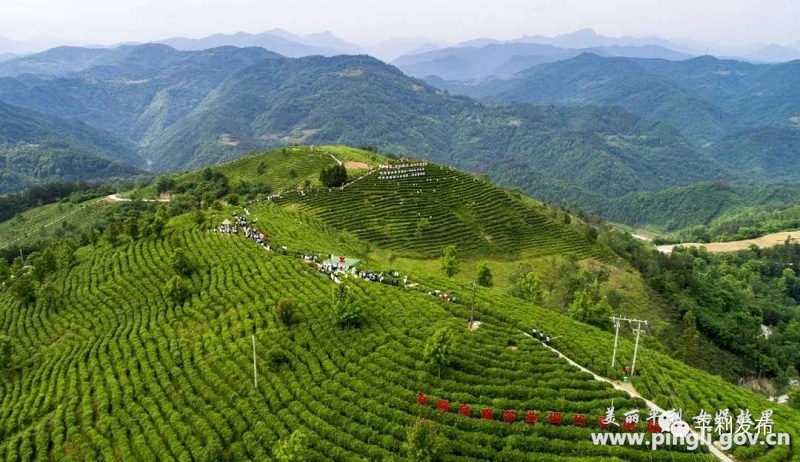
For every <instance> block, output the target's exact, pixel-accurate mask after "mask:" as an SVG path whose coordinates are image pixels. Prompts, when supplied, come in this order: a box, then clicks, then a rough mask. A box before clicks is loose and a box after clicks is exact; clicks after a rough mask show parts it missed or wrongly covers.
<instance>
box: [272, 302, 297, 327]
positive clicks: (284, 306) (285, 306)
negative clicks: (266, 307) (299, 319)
mask: <svg viewBox="0 0 800 462" xmlns="http://www.w3.org/2000/svg"><path fill="white" fill-rule="evenodd" d="M273 314H274V315H275V318H276V319H277V320H278V321H280V322H282V323H283V325H285V326H286V327H289V326H291V325H292V324H294V322H295V320H296V315H297V313H296V307H295V304H294V302H293V301H291V300H289V299H287V298H282V299H280V300H278V304H277V305H275V308H273Z"/></svg>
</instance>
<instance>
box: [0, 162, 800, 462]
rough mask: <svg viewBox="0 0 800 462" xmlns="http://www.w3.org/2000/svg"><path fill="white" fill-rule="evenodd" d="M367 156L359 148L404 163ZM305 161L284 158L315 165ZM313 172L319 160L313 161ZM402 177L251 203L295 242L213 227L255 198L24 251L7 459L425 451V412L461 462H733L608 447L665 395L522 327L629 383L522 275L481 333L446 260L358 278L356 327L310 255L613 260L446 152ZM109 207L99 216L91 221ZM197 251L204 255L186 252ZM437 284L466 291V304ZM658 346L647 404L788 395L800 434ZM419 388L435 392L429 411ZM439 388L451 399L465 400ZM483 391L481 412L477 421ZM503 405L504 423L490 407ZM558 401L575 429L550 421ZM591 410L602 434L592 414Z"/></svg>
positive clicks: (9, 286) (751, 454) (623, 354)
mask: <svg viewBox="0 0 800 462" xmlns="http://www.w3.org/2000/svg"><path fill="white" fill-rule="evenodd" d="M304 149H305V150H303V149H301V150H299V151H298V153H301V154H302V153H308V155H309V156H312V157H313V159H316V160H315V161H314V162H318V163H317V164H315V166H314V169H316V168H317V167H320V166H329V165H331V164H332V163H333V162H335V160H333V159H332V158H330V156H329V155H328V154H327V153H324V151H311V150H310V149H308V148H304ZM354 153H355V154H353V156H354V157H351V158H349V160H355V159H357V156H358V155H364V156H365V157H364V158H363V161H364V163H368V161H374V162H377V163H380V162H383V161H382V160H381V159H380V158H377V157H376V158H375V159H371V158H370V157H369V155H370V154H364V153H363V152H362V151H354ZM273 154H274V153H271V154H269V155H273ZM339 154H340V155H341V154H342V153H339ZM345 154H346V153H345ZM269 155H267V156H269ZM298 155H300V154H298ZM302 155H305V154H302ZM325 156H327V157H328V159H330V160H326V159H325ZM341 157H344V156H341ZM337 158H339V157H337ZM248 159H249V160H245V161H242V162H245V164H244V165H246V168H245V169H244V170H240V169H231V170H229V171H228V173H226V175H229V176H230V177H231V178H249V177H248V176H247V175H249V173H240V174H237V173H236V172H244V171H246V172H250V170H251V168H252V167H254V166H256V167H257V165H259V164H260V163H261V162H262V161H263V158H259V157H258V156H253V157H252V158H248ZM286 159H292V157H291V156H287V157H286ZM345 159H348V158H345ZM345 159H340V160H345ZM248 162H251V163H255V164H253V165H251V164H250V163H248ZM286 162H287V163H285V164H280V165H283V167H281V168H286V167H288V166H289V165H294V164H291V162H290V160H286ZM298 162H300V161H298ZM219 168H227V167H226V166H221V167H219ZM320 168H321V167H320ZM297 173H298V178H302V175H303V174H306V175H309V176H310V175H312V174H313V172H312V170H311V167H309V170H307V171H305V173H303V171H300V170H298V171H297ZM194 174H199V173H194ZM237 175H239V176H237ZM258 175H260V176H259V178H260V177H272V176H273V175H274V174H273V173H272V172H270V171H265V172H262V173H261V174H258ZM248 181H249V180H248ZM387 181H390V180H380V179H379V178H378V175H377V174H376V173H373V174H371V175H368V176H366V177H364V178H362V179H360V180H358V181H356V182H354V183H352V184H350V185H348V186H347V187H345V188H344V189H333V190H330V191H329V190H328V189H327V188H319V187H317V188H313V189H312V190H311V191H304V193H305V194H303V193H300V192H291V193H286V194H284V198H283V199H280V200H278V201H277V203H275V202H271V201H260V202H257V203H253V204H248V216H249V218H250V220H252V221H255V220H258V221H257V227H258V228H259V230H260V231H263V232H264V233H265V234H266V236H267V240H268V241H269V242H271V243H272V244H273V245H275V248H278V247H277V246H278V245H287V246H288V247H289V251H288V252H287V254H286V255H282V254H278V253H273V252H270V251H268V250H266V249H265V248H264V247H262V246H260V245H257V244H256V243H254V242H252V241H251V240H248V239H246V238H245V237H244V236H243V235H242V233H240V234H238V235H231V234H225V233H222V232H217V231H213V230H211V229H209V228H216V227H217V225H218V224H219V223H220V222H221V221H222V220H224V219H229V218H231V217H232V214H233V213H241V212H242V209H241V208H230V207H228V208H223V209H222V210H218V209H214V208H209V209H208V210H206V211H205V212H204V213H203V214H200V215H201V219H198V218H197V214H194V213H192V212H190V213H188V214H185V215H181V216H177V217H174V218H171V219H169V221H167V222H166V228H164V229H163V230H162V231H160V234H156V235H152V234H148V235H147V236H149V237H146V238H141V237H140V238H137V239H135V240H133V241H131V240H130V239H117V240H115V241H111V242H116V244H115V245H114V246H112V245H111V244H110V243H109V241H108V240H107V239H100V240H99V241H97V243H96V244H93V245H88V246H85V247H80V248H78V249H77V250H76V252H75V258H74V259H72V258H61V257H59V258H58V259H57V261H56V262H55V263H54V265H56V267H57V268H58V269H57V270H55V271H52V272H48V273H46V274H44V275H41V272H37V271H36V268H35V267H33V266H30V265H28V266H22V265H18V268H17V270H18V271H22V272H25V271H28V274H29V276H23V277H30V278H33V277H34V276H33V275H35V274H39V275H40V276H41V277H42V278H43V280H42V281H41V283H39V282H36V283H34V284H36V285H38V287H39V289H37V290H36V292H35V293H36V295H37V299H36V300H27V301H25V299H24V298H23V297H21V296H20V293H19V291H18V290H17V289H18V288H19V287H20V286H19V285H17V284H15V283H14V282H15V281H12V280H11V279H8V280H7V281H6V283H5V284H3V285H2V287H0V333H2V335H5V336H8V337H9V338H10V339H11V340H12V342H13V344H14V345H15V351H14V353H13V355H12V356H11V358H10V365H11V366H10V367H9V368H8V369H7V370H3V371H2V372H0V459H4V460H9V461H12V460H13V461H17V460H25V461H32V460H57V461H62V460H88V461H94V460H186V461H191V460H234V461H240V460H254V461H262V460H285V459H281V458H280V457H279V456H280V454H281V452H280V451H276V448H277V447H282V446H283V445H284V444H285V443H286V442H287V441H292V439H291V435H292V434H293V433H294V432H296V431H303V432H304V433H305V434H306V435H308V439H307V440H305V441H304V443H303V445H304V447H305V450H306V455H304V456H303V457H304V460H311V461H328V460H333V461H353V460H370V461H372V460H376V461H390V460H397V461H400V460H413V459H411V458H409V453H408V451H407V450H406V448H405V445H406V443H407V441H408V439H409V435H410V434H411V433H413V432H411V431H410V429H413V428H414V424H415V422H417V420H418V419H419V418H420V417H422V418H424V419H426V420H427V421H429V422H430V423H431V425H432V427H433V429H434V430H435V431H436V432H437V433H438V435H440V436H441V437H443V438H444V439H445V440H446V441H448V444H447V445H446V450H445V451H444V456H443V457H442V460H445V461H511V460H513V461H551V460H598V461H599V460H608V459H609V458H617V460H642V461H653V460H670V461H673V460H676V461H681V460H686V461H698V460H714V457H712V456H711V455H709V454H708V453H707V452H706V450H705V448H703V447H701V448H700V449H698V450H697V451H694V452H689V451H687V450H686V449H685V448H680V447H662V448H660V449H659V450H657V451H652V450H650V448H649V447H637V446H626V447H622V446H618V447H612V446H594V445H593V444H592V440H591V435H590V434H591V433H592V432H594V431H599V429H598V425H597V418H598V417H599V416H603V415H605V412H606V409H607V408H608V407H609V406H612V405H613V406H614V407H615V409H616V411H617V413H616V416H617V419H618V420H620V419H622V413H623V412H625V411H629V410H632V409H638V410H639V411H640V415H641V420H644V418H645V417H647V415H648V411H647V409H646V406H645V403H644V401H643V400H642V399H640V398H635V399H634V398H631V396H630V395H629V394H627V393H625V392H622V391H618V390H615V389H614V388H613V387H612V386H611V385H609V384H607V383H605V382H601V381H596V380H594V378H593V377H592V376H591V375H590V374H587V373H585V372H581V371H580V370H579V369H578V368H575V367H573V366H571V365H570V364H569V363H568V362H567V361H565V360H564V359H562V358H560V357H558V356H557V355H556V354H555V353H553V352H552V351H550V350H549V349H546V348H545V347H544V346H542V345H541V344H540V343H538V342H536V341H535V340H533V339H531V338H530V337H528V336H526V335H524V334H523V331H525V332H527V331H529V330H530V329H531V328H532V327H536V328H538V329H540V330H543V331H545V332H547V334H548V335H549V336H551V337H552V345H553V346H554V347H555V348H557V349H558V350H559V351H561V352H562V353H563V354H565V355H567V356H568V357H569V358H570V359H572V360H574V361H576V362H577V363H579V364H581V365H582V366H584V367H587V368H588V369H590V370H592V371H593V372H596V373H598V374H600V375H603V376H606V377H610V378H614V379H620V378H621V377H620V376H619V372H618V371H617V370H612V369H611V368H610V367H609V363H610V351H611V348H612V345H613V335H611V334H609V333H608V332H604V331H601V330H599V329H597V328H594V327H591V326H589V325H587V324H583V323H579V322H577V321H574V320H572V319H570V318H567V317H566V316H563V315H561V314H559V313H557V312H554V311H550V310H545V309H543V308H541V307H539V306H536V305H534V304H532V303H529V302H525V301H523V300H521V299H518V298H513V297H510V296H509V295H507V294H506V293H505V291H503V290H501V289H493V288H480V289H479V290H478V292H477V298H476V302H477V303H476V305H477V307H476V310H475V315H476V318H477V319H478V320H479V321H481V325H480V327H479V328H478V329H477V330H469V329H467V321H468V319H470V316H471V312H470V307H469V305H468V304H467V303H464V302H463V300H465V299H468V297H467V294H469V293H470V286H469V285H468V284H467V283H466V281H464V280H459V279H451V278H446V277H443V276H441V274H440V272H439V271H438V269H431V268H429V267H428V265H426V264H420V265H418V267H419V271H420V273H419V274H409V277H410V278H409V279H410V281H413V282H414V283H417V284H419V285H418V286H416V287H417V288H409V289H407V290H406V289H403V288H402V286H400V287H392V286H389V285H383V284H380V283H377V282H368V281H364V280H362V279H356V278H354V277H344V283H345V284H346V285H347V286H348V287H349V288H350V289H349V291H350V292H351V293H352V294H353V297H354V303H355V304H356V305H357V306H359V307H361V308H362V309H363V310H364V313H365V320H364V323H363V325H361V326H360V327H357V328H343V327H340V326H339V325H338V324H337V322H336V321H337V317H336V316H335V313H334V309H333V307H332V292H333V290H334V287H338V286H337V285H336V284H335V283H334V282H333V281H332V280H331V279H330V278H329V277H328V276H326V275H323V274H322V273H320V272H318V271H317V269H316V268H315V267H314V266H313V265H310V264H308V263H305V262H303V261H301V259H300V258H298V255H297V253H298V252H304V251H311V250H315V251H336V252H342V253H345V254H347V255H356V256H359V257H362V258H363V257H367V258H365V259H364V261H365V262H366V263H365V265H367V266H365V267H364V268H361V269H367V270H370V269H375V270H376V271H383V270H386V269H387V268H370V267H369V265H370V263H369V256H370V255H378V256H379V257H380V258H375V261H379V262H381V263H380V264H381V265H383V264H386V262H388V261H389V260H388V259H387V258H384V256H385V255H386V254H388V253H389V250H392V251H396V252H402V253H404V254H405V255H409V256H415V255H416V256H422V257H426V258H427V257H430V256H438V255H439V253H440V252H441V247H442V246H443V245H446V244H457V245H458V248H459V252H460V255H462V256H464V258H478V257H480V256H485V255H487V254H498V255H504V256H506V257H507V258H510V259H513V258H515V257H517V256H520V257H528V256H537V255H547V254H564V253H574V254H577V255H579V256H582V257H595V258H596V257H598V256H599V257H603V255H604V250H603V249H602V248H601V247H599V245H593V244H591V243H589V241H587V240H586V238H585V237H584V236H583V235H581V234H580V233H579V232H578V231H576V230H574V229H573V228H571V227H570V226H568V225H564V224H563V223H560V222H554V221H552V220H551V219H550V218H549V217H548V215H547V214H546V213H544V212H543V211H542V210H540V209H538V208H537V206H536V205H528V204H526V203H525V202H523V201H521V200H519V199H517V198H515V197H513V196H512V195H510V194H508V193H506V192H504V191H502V190H500V189H497V188H494V187H492V186H491V185H489V184H486V183H484V182H482V181H481V180H478V179H475V178H473V177H472V176H470V175H466V174H463V173H460V172H457V171H453V170H450V169H448V168H445V167H440V166H438V165H428V166H427V167H426V170H425V175H424V176H418V177H414V178H404V179H402V180H399V181H394V182H393V183H392V182H387ZM166 207H167V206H166V205H164V210H166ZM31 212H32V213H33V214H34V215H35V212H36V211H31ZM39 213H41V214H46V213H50V211H49V209H48V210H44V209H42V210H40V212H39ZM76 215H77V214H76ZM421 218H427V222H428V223H427V225H425V226H420V225H419V222H420V219H421ZM93 219H94V218H92V216H91V215H87V216H86V217H85V220H86V222H87V223H86V225H91V221H92V220H93ZM423 223H424V222H423ZM7 224H8V223H4V224H3V225H7ZM156 236H158V237H156ZM126 237H127V236H126ZM178 249H181V251H180V252H179V251H178ZM59 251H60V252H63V251H65V248H64V247H63V246H62V247H60V250H59ZM59 255H62V254H59ZM176 255H186V256H187V258H188V260H189V261H188V263H185V264H181V265H176V263H175V262H176ZM62 256H63V255H62ZM409 260H411V259H409ZM32 261H34V262H36V260H32ZM413 261H417V260H413ZM64 262H66V263H64ZM409 267H410V268H416V267H417V266H409ZM179 268H183V269H179ZM186 268H189V270H188V271H187V270H186ZM18 274H22V273H18ZM175 281H178V283H177V284H176V283H175ZM176 287H181V288H183V289H185V290H186V293H185V295H186V297H183V296H180V295H176V293H181V292H182V291H179V290H176ZM44 288H46V289H47V290H41V289H44ZM430 289H440V290H442V291H444V292H447V293H449V294H451V295H452V294H458V297H459V299H461V301H460V302H458V303H456V302H445V301H444V300H442V299H441V298H438V297H434V296H431V295H429V294H428V293H427V292H426V291H427V290H430ZM281 299H290V300H291V301H293V302H294V304H295V305H296V307H297V313H296V316H295V318H296V322H295V323H293V324H292V325H291V326H286V325H284V323H282V322H281V321H279V320H278V317H277V316H276V314H274V311H273V310H274V308H275V307H276V305H277V304H278V301H279V300H281ZM443 327H446V328H449V329H450V331H451V332H452V333H453V335H454V337H455V345H454V347H453V349H452V353H451V359H452V361H451V363H450V364H449V365H446V366H444V367H443V368H442V369H441V376H440V375H439V371H438V370H437V369H436V368H433V367H431V366H430V365H429V364H426V363H425V361H424V356H425V355H424V351H425V349H426V346H427V345H428V344H429V342H430V339H431V338H432V336H433V335H434V333H435V332H436V331H438V330H440V329H441V328H443ZM623 334H624V335H623V337H622V338H621V339H620V344H619V353H618V358H620V360H621V361H627V360H629V358H630V357H631V356H632V352H633V343H632V342H631V340H630V335H629V333H623ZM253 339H254V340H253ZM254 344H255V347H254ZM640 346H641V348H640V355H639V358H638V360H637V366H636V370H637V374H636V375H635V376H634V377H633V385H634V386H635V387H636V390H637V391H638V392H639V393H640V394H641V395H642V397H643V398H645V399H651V400H654V401H655V402H656V403H657V404H659V405H660V406H662V407H664V408H673V407H674V408H680V409H683V411H684V416H686V417H691V416H694V415H696V414H697V412H699V410H700V409H701V408H703V409H704V410H705V411H706V412H709V413H711V414H712V415H713V414H714V412H715V411H716V410H717V409H723V408H727V409H729V410H730V411H731V413H732V414H733V415H734V416H735V415H737V414H738V413H739V412H740V411H742V410H745V409H747V410H749V411H750V412H752V414H753V416H754V418H757V417H758V416H759V413H760V412H761V411H764V410H767V409H774V416H773V419H774V430H775V431H776V432H787V433H789V434H790V435H791V437H792V439H793V440H796V439H797V438H800V413H798V412H796V411H793V410H791V409H789V408H787V407H784V406H781V405H777V404H774V403H770V402H768V401H766V400H765V399H762V398H760V397H757V396H756V395H754V394H752V393H750V392H748V391H746V390H744V389H742V388H738V387H736V386H734V385H731V384H728V383H726V382H724V381H722V380H721V379H719V378H716V377H713V376H710V375H708V374H706V373H704V372H701V371H698V370H695V369H692V368H690V367H688V366H686V365H684V364H683V363H680V362H678V361H675V360H673V359H671V358H669V357H667V356H666V355H664V354H661V353H659V352H658V351H657V350H658V348H659V347H658V345H655V344H653V343H652V342H650V341H649V340H648V339H647V336H645V338H644V339H643V341H642V344H641V345H640ZM254 349H255V359H256V363H257V368H258V382H257V385H256V384H255V383H254V377H253V356H254V353H253V351H254ZM419 393H422V394H425V395H426V396H428V397H429V400H430V401H429V402H428V403H424V404H420V403H418V401H417V400H418V394H419ZM438 399H443V400H447V401H448V403H447V404H446V406H445V410H438V409H437V405H438V404H439V403H438V401H437V400H438ZM462 404H465V405H469V406H470V410H469V412H465V413H466V414H468V415H461V414H460V413H459V410H460V405H462ZM485 408H491V410H492V411H491V413H490V415H489V417H490V419H485V418H482V417H483V410H484V409H485ZM445 411H447V412H445ZM527 411H536V412H538V421H537V422H536V423H526V422H525V419H526V418H527V417H528V416H529V414H527ZM551 411H554V412H559V413H561V414H560V415H561V417H562V420H563V422H562V424H560V425H556V424H554V423H550V422H549V421H548V417H547V416H548V413H549V412H551ZM581 415H582V416H585V418H586V424H585V426H581V425H579V424H575V423H574V421H573V419H574V418H575V417H576V416H581ZM509 417H510V419H509V420H514V422H513V423H509V422H505V421H504V420H505V419H506V418H509ZM578 422H580V420H578ZM644 429H645V425H644V423H640V424H639V427H638V431H644ZM613 431H617V430H616V429H615V430H613ZM731 453H732V455H733V456H734V457H735V458H736V460H739V461H745V460H774V461H779V460H799V459H800V455H799V454H798V452H797V451H795V450H794V448H793V447H791V446H789V447H785V446H783V447H781V446H778V447H770V446H762V445H755V446H752V447H746V446H745V447H740V448H737V449H735V450H733V451H731Z"/></svg>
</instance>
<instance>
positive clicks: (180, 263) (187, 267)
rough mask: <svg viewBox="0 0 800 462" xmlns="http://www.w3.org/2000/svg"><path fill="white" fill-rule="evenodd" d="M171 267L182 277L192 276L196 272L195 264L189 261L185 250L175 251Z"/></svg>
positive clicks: (178, 249) (171, 259)
mask: <svg viewBox="0 0 800 462" xmlns="http://www.w3.org/2000/svg"><path fill="white" fill-rule="evenodd" d="M170 266H172V269H173V270H175V272H176V273H178V274H180V275H181V276H190V275H191V274H192V272H194V263H193V262H192V261H191V260H190V259H189V256H188V255H187V254H186V251H185V250H183V248H180V247H179V248H177V249H175V252H173V253H172V257H171V258H170Z"/></svg>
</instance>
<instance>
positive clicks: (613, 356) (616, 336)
mask: <svg viewBox="0 0 800 462" xmlns="http://www.w3.org/2000/svg"><path fill="white" fill-rule="evenodd" d="M611 320H612V321H614V328H615V331H614V353H612V354H611V369H614V364H616V360H617V340H619V322H620V320H619V319H617V318H615V317H613V316H612V317H611Z"/></svg>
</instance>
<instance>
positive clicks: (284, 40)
mask: <svg viewBox="0 0 800 462" xmlns="http://www.w3.org/2000/svg"><path fill="white" fill-rule="evenodd" d="M157 43H162V44H164V45H169V46H171V47H172V48H175V49H177V50H187V51H196V50H206V49H209V48H217V47H222V46H235V47H261V48H265V49H267V50H269V51H272V52H274V53H278V54H280V55H283V56H286V57H289V58H297V57H301V56H312V55H322V56H334V55H343V54H349V55H354V54H360V53H363V50H362V49H361V47H359V46H358V45H356V44H353V43H349V42H346V41H344V40H342V39H340V38H338V37H336V36H335V35H333V34H331V33H330V32H322V33H319V34H309V35H302V36H300V35H294V34H292V33H290V32H286V31H284V30H281V29H274V30H271V31H267V32H263V33H260V34H248V33H246V32H237V33H235V34H214V35H211V36H208V37H204V38H199V39H190V38H184V37H175V38H170V39H166V40H161V41H159V42H157Z"/></svg>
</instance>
